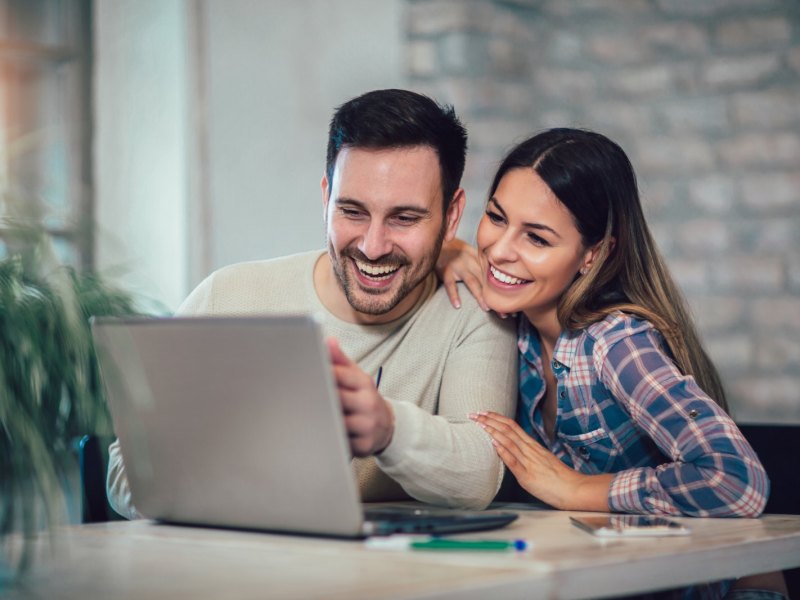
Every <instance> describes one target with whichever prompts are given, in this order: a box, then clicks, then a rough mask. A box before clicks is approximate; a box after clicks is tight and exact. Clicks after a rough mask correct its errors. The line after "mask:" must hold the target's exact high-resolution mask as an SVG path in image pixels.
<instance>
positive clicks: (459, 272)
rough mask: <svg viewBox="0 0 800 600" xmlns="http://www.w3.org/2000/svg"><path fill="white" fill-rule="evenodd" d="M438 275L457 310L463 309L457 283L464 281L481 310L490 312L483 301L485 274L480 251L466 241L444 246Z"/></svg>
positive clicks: (456, 240) (453, 240)
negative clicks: (479, 258) (482, 270)
mask: <svg viewBox="0 0 800 600" xmlns="http://www.w3.org/2000/svg"><path fill="white" fill-rule="evenodd" d="M436 274H437V275H438V276H439V279H441V280H442V283H443V284H444V287H445V289H446V290H447V296H448V297H449V298H450V303H451V304H452V305H453V306H454V307H455V308H461V299H460V298H459V296H458V286H457V285H456V283H458V282H459V281H463V282H464V284H465V285H466V286H467V289H468V290H469V291H470V292H471V293H472V295H473V296H475V299H476V300H477V301H478V304H479V305H480V306H481V308H483V310H489V307H488V306H487V305H486V301H485V300H484V299H483V273H481V266H480V263H479V262H478V251H477V250H476V249H475V248H473V247H472V246H470V245H469V244H468V243H466V242H465V241H464V240H460V239H458V238H454V239H452V240H451V241H449V242H445V243H444V244H443V245H442V251H441V252H440V253H439V260H437V261H436Z"/></svg>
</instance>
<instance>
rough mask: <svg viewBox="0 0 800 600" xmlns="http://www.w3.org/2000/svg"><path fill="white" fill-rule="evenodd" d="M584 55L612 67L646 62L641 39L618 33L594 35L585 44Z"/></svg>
mask: <svg viewBox="0 0 800 600" xmlns="http://www.w3.org/2000/svg"><path fill="white" fill-rule="evenodd" d="M586 53H587V54H588V55H589V56H590V57H591V58H593V59H596V60H599V61H601V62H606V63H611V64H614V65H619V64H626V63H631V64H632V63H640V62H643V61H645V60H647V58H648V57H647V56H646V53H645V49H644V45H643V44H642V41H641V39H639V38H637V37H636V36H633V35H625V36H621V35H619V34H618V32H616V31H615V32H607V33H604V34H602V35H595V36H593V37H592V38H590V39H589V40H588V41H587V42H586Z"/></svg>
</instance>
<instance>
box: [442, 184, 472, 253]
mask: <svg viewBox="0 0 800 600" xmlns="http://www.w3.org/2000/svg"><path fill="white" fill-rule="evenodd" d="M466 203H467V194H466V192H465V191H464V188H458V189H457V190H456V193H455V194H453V199H452V200H451V201H450V206H448V207H447V212H446V213H445V215H444V218H445V221H446V223H445V232H444V239H445V241H446V242H449V241H450V240H452V239H453V238H454V237H456V233H457V231H458V224H459V223H460V222H461V216H462V215H463V214H464V206H465V205H466Z"/></svg>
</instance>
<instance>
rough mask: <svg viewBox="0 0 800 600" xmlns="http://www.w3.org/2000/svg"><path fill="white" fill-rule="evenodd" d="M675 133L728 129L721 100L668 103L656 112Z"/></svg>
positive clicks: (717, 98)
mask: <svg viewBox="0 0 800 600" xmlns="http://www.w3.org/2000/svg"><path fill="white" fill-rule="evenodd" d="M656 114H657V115H658V116H660V117H661V118H662V119H664V121H665V122H666V125H667V127H668V129H669V130H670V131H672V132H676V133H687V132H700V131H703V132H709V133H711V132H715V131H726V130H728V129H729V128H730V122H729V120H728V111H727V104H726V102H725V100H724V99H723V98H720V97H712V98H691V99H687V100H677V101H673V102H670V103H668V104H666V105H665V106H663V107H662V108H661V109H659V110H658V111H656Z"/></svg>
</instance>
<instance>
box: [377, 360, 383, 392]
mask: <svg viewBox="0 0 800 600" xmlns="http://www.w3.org/2000/svg"><path fill="white" fill-rule="evenodd" d="M381 375H383V365H381V366H380V367H378V374H377V375H376V376H375V389H376V390H377V389H378V386H379V385H380V384H381Z"/></svg>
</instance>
